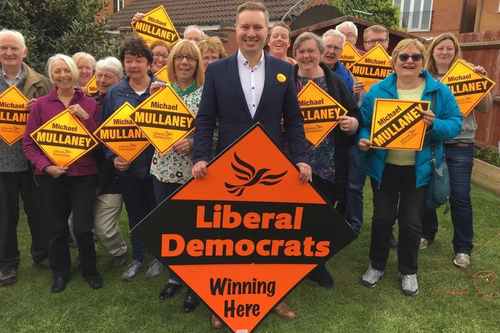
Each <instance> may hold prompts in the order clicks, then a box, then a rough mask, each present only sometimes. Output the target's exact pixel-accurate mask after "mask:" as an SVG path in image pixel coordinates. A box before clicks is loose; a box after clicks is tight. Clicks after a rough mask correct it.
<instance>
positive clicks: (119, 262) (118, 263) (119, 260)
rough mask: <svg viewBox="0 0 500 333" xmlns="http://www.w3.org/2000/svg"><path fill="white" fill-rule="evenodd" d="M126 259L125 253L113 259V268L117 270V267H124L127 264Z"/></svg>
mask: <svg viewBox="0 0 500 333" xmlns="http://www.w3.org/2000/svg"><path fill="white" fill-rule="evenodd" d="M127 258H128V253H127V252H125V253H124V254H122V255H119V256H116V257H113V267H114V268H117V267H122V266H124V265H125V264H126V263H127Z"/></svg>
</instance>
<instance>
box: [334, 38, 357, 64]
mask: <svg viewBox="0 0 500 333" xmlns="http://www.w3.org/2000/svg"><path fill="white" fill-rule="evenodd" d="M360 58H361V55H360V54H359V53H358V50H356V48H355V47H354V46H353V45H352V44H351V43H350V42H349V41H346V42H345V44H344V48H343V49H342V54H341V55H340V59H339V60H340V62H341V63H342V65H344V66H345V67H346V68H347V69H349V68H351V66H352V65H353V64H354V63H355V62H356V61H358V60H359V59H360Z"/></svg>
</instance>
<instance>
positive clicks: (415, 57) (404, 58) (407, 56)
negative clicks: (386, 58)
mask: <svg viewBox="0 0 500 333" xmlns="http://www.w3.org/2000/svg"><path fill="white" fill-rule="evenodd" d="M398 58H399V60H401V61H407V60H408V59H410V58H411V59H412V60H413V61H420V60H422V55H421V54H420V53H417V54H407V53H400V54H399V55H398Z"/></svg>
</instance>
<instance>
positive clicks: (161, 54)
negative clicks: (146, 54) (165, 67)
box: [153, 52, 168, 59]
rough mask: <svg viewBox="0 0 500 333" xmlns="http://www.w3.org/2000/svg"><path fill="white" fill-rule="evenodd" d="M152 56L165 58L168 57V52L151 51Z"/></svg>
mask: <svg viewBox="0 0 500 333" xmlns="http://www.w3.org/2000/svg"><path fill="white" fill-rule="evenodd" d="M153 57H155V58H163V59H167V58H168V54H166V53H158V52H153Z"/></svg>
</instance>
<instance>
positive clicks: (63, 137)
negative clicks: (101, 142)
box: [31, 109, 97, 167]
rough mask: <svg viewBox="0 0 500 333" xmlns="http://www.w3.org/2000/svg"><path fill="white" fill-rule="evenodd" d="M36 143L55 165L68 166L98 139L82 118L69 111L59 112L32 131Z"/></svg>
mask: <svg viewBox="0 0 500 333" xmlns="http://www.w3.org/2000/svg"><path fill="white" fill-rule="evenodd" d="M31 137H32V138H33V140H34V141H35V143H36V144H37V145H38V146H39V147H40V149H42V151H43V152H44V153H45V155H47V156H48V157H49V158H50V159H51V160H52V162H54V164H55V165H57V166H60V167H68V166H70V165H71V164H72V163H74V162H75V161H76V160H78V159H79V158H80V157H81V156H83V155H85V154H86V153H87V152H89V151H90V150H92V149H93V148H94V147H95V146H96V145H97V141H96V140H95V139H94V137H93V136H92V134H90V132H89V131H88V130H87V129H86V128H85V126H83V124H82V123H81V122H80V120H79V119H78V118H77V117H75V116H73V115H72V114H71V113H69V109H66V110H64V111H63V112H61V113H59V114H58V115H56V116H55V117H53V118H52V119H50V120H49V121H47V122H46V123H45V124H43V125H42V126H41V127H39V128H38V129H37V130H36V131H34V132H33V133H31Z"/></svg>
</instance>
